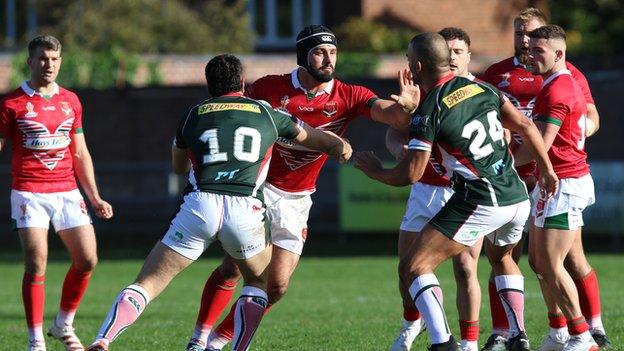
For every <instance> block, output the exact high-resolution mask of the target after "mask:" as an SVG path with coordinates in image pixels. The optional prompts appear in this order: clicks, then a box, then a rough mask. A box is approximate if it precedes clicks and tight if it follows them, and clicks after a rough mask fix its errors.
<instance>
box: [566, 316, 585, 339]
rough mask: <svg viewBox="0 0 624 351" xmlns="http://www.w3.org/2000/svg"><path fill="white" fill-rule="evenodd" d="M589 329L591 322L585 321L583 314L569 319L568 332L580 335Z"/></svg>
mask: <svg viewBox="0 0 624 351" xmlns="http://www.w3.org/2000/svg"><path fill="white" fill-rule="evenodd" d="M588 330H589V324H587V322H586V321H585V318H584V317H583V316H578V317H576V318H574V319H573V320H571V321H568V333H569V334H570V335H579V334H583V333H584V332H586V331H588Z"/></svg>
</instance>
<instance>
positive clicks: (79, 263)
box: [72, 255, 98, 272]
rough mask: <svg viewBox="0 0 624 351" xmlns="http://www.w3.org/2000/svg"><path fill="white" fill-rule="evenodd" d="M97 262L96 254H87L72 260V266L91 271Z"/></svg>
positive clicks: (83, 270)
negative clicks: (87, 255)
mask: <svg viewBox="0 0 624 351" xmlns="http://www.w3.org/2000/svg"><path fill="white" fill-rule="evenodd" d="M97 263H98V257H97V255H93V256H89V257H84V258H80V259H77V260H74V262H73V263H72V264H73V265H74V267H75V268H76V269H77V270H79V271H82V272H89V271H92V270H93V269H94V268H95V266H96V265H97Z"/></svg>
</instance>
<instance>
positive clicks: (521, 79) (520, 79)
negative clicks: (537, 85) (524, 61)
mask: <svg viewBox="0 0 624 351" xmlns="http://www.w3.org/2000/svg"><path fill="white" fill-rule="evenodd" d="M518 80H519V81H521V82H532V81H534V80H535V78H533V77H518Z"/></svg>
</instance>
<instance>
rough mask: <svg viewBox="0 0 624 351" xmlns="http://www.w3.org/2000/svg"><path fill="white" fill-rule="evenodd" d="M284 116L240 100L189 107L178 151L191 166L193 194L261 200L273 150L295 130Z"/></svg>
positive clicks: (257, 103)
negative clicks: (279, 138) (252, 197)
mask: <svg viewBox="0 0 624 351" xmlns="http://www.w3.org/2000/svg"><path fill="white" fill-rule="evenodd" d="M291 118H292V117H291V116H290V115H288V114H286V113H283V112H277V111H275V110H273V109H272V108H270V106H269V107H268V106H267V105H265V104H264V103H263V102H261V101H257V100H252V99H249V98H246V97H242V96H221V97H217V98H212V99H208V100H206V101H204V102H203V103H201V104H199V105H197V106H195V107H193V108H192V109H191V110H190V111H189V112H188V113H187V115H186V117H185V118H184V119H183V120H182V122H181V123H180V126H179V128H178V133H177V135H176V146H177V147H179V148H182V149H187V151H188V154H189V157H190V159H191V162H192V170H191V172H190V173H189V182H190V183H191V185H192V186H193V188H194V189H195V190H200V191H207V192H212V193H219V194H228V195H242V196H254V197H258V198H260V199H262V191H261V190H262V185H263V183H264V180H265V179H266V175H267V171H268V166H269V160H270V158H271V150H272V147H273V144H274V143H275V141H276V140H277V138H278V137H283V138H287V139H293V138H295V137H296V136H297V135H298V133H299V128H298V127H297V125H296V124H295V123H294V122H293V120H292V119H291Z"/></svg>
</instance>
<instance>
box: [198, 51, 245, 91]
mask: <svg viewBox="0 0 624 351" xmlns="http://www.w3.org/2000/svg"><path fill="white" fill-rule="evenodd" d="M205 74H206V83H208V91H209V92H210V95H212V96H221V95H224V94H227V93H232V92H237V91H241V90H243V86H242V84H241V76H242V74H243V64H242V63H241V61H240V60H239V59H238V57H236V56H234V55H230V54H223V55H218V56H215V57H213V58H212V60H210V61H208V63H207V64H206V70H205Z"/></svg>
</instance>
